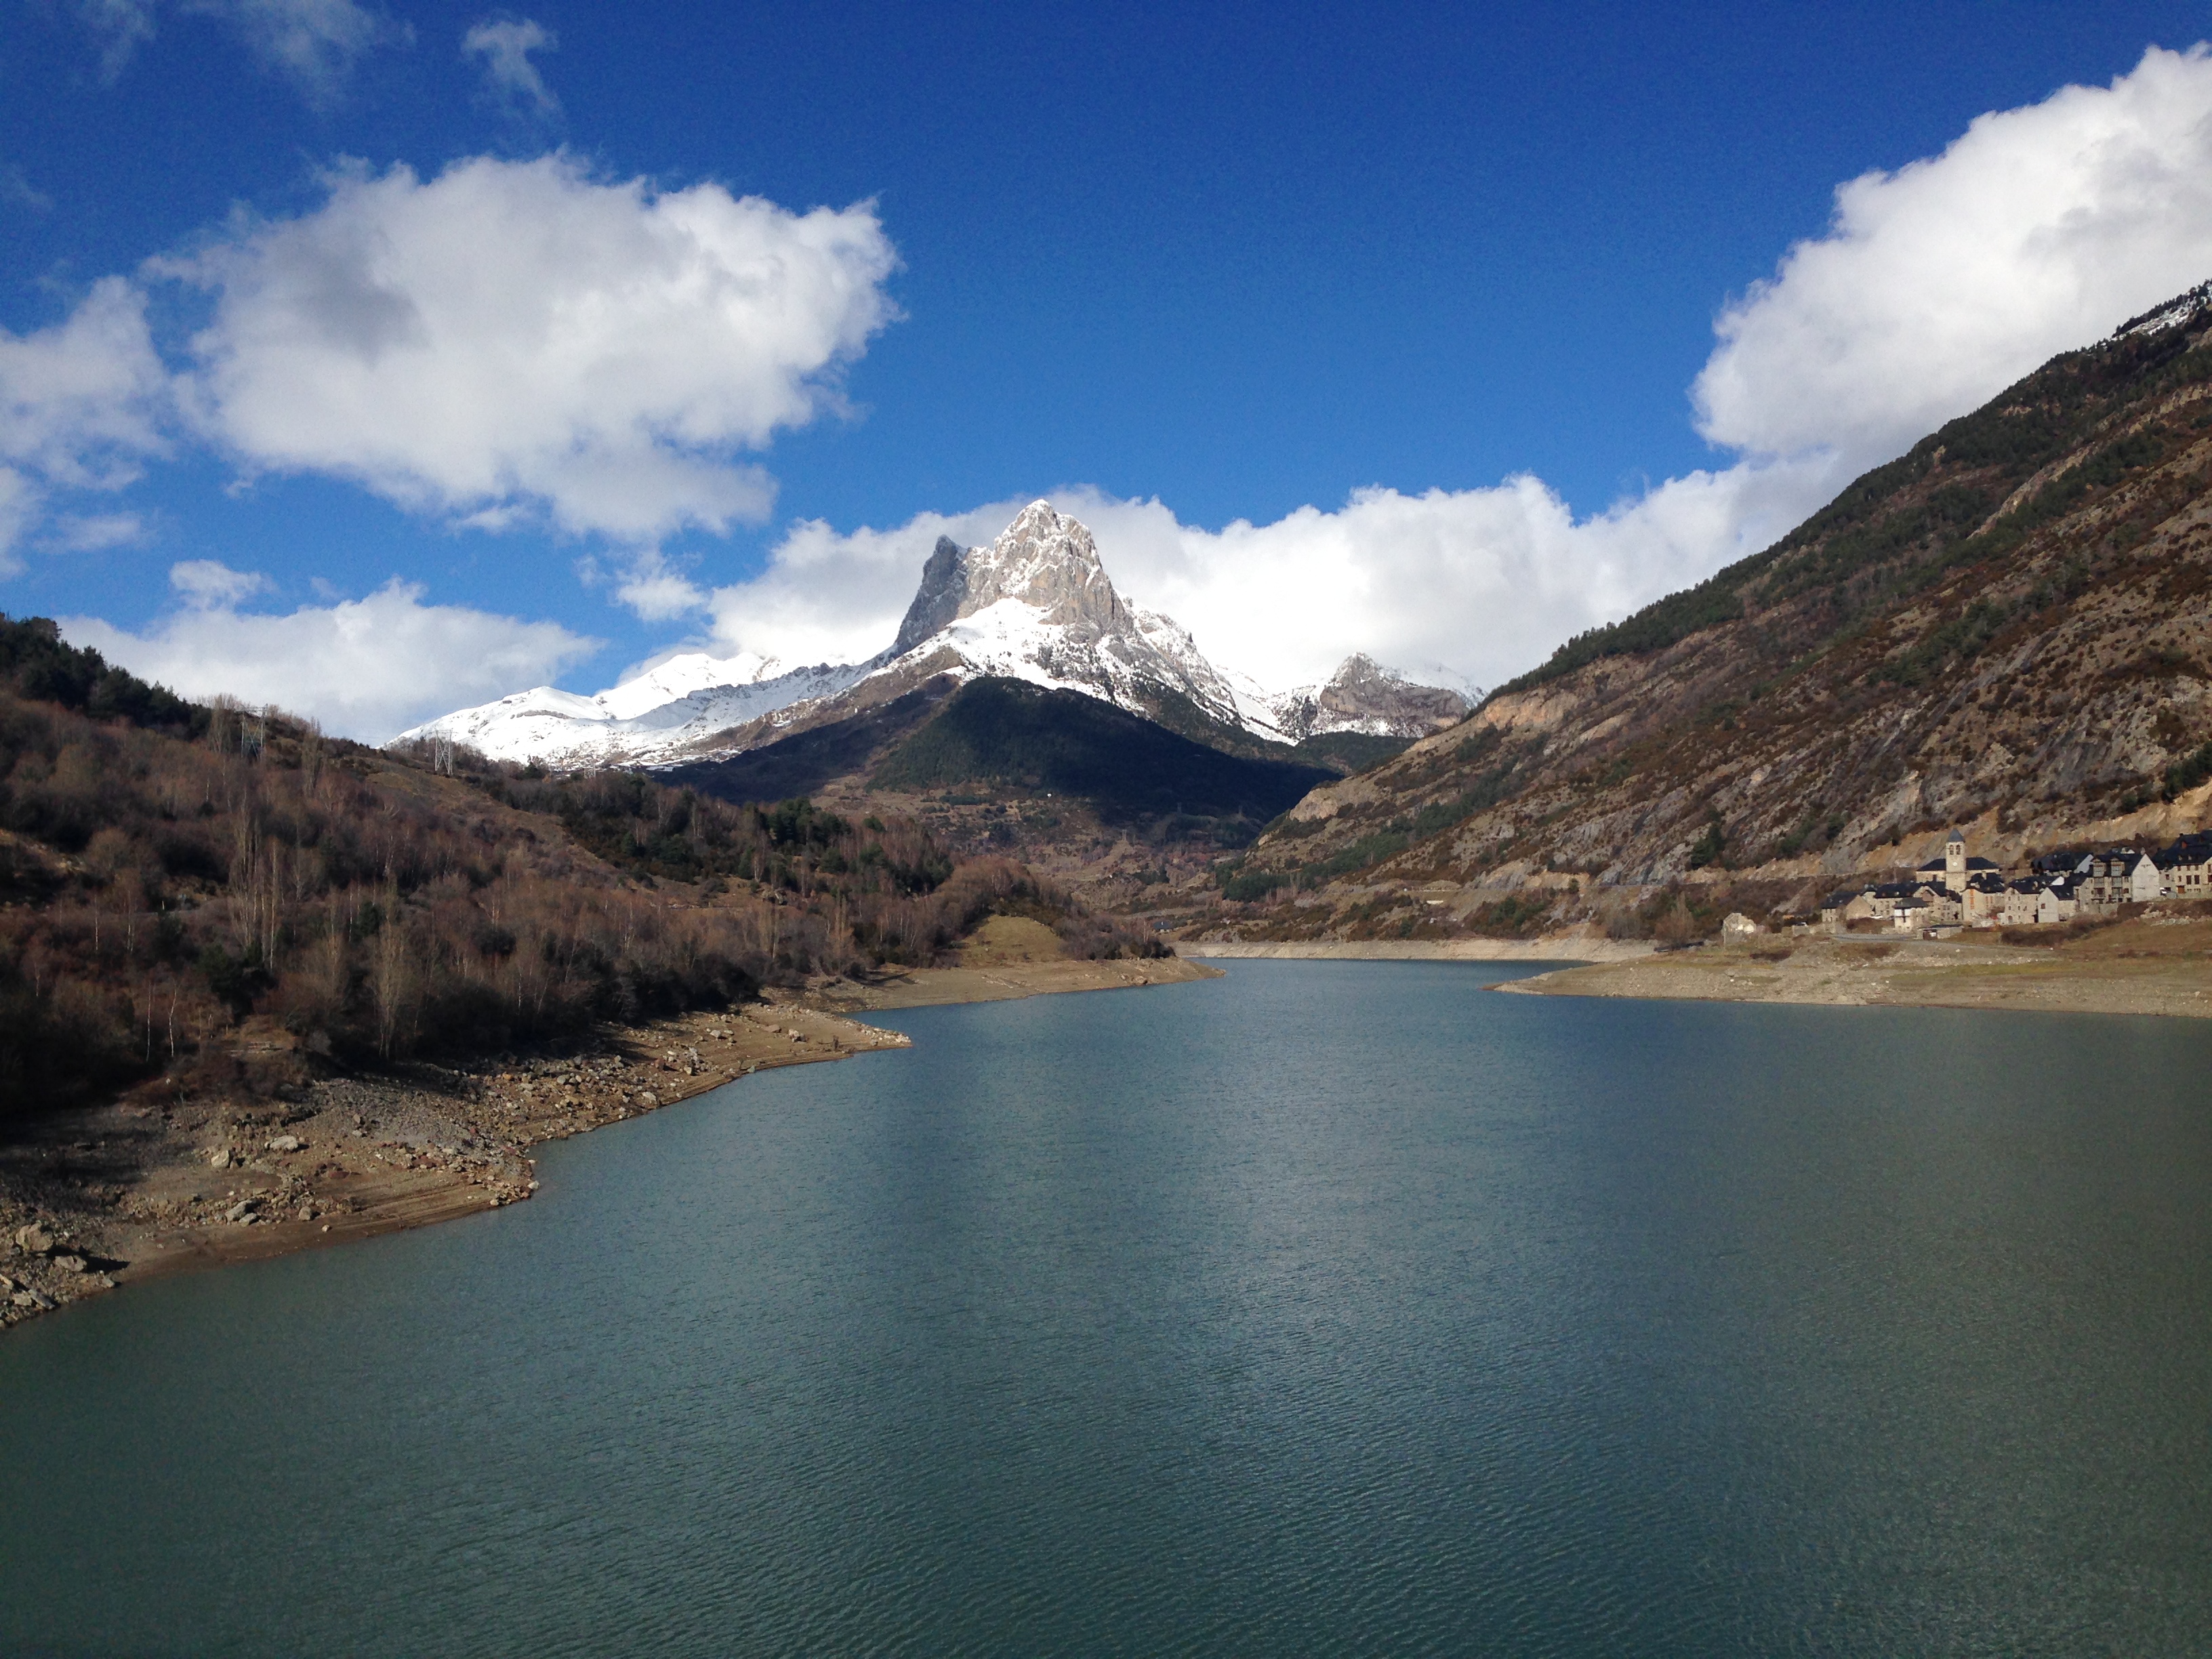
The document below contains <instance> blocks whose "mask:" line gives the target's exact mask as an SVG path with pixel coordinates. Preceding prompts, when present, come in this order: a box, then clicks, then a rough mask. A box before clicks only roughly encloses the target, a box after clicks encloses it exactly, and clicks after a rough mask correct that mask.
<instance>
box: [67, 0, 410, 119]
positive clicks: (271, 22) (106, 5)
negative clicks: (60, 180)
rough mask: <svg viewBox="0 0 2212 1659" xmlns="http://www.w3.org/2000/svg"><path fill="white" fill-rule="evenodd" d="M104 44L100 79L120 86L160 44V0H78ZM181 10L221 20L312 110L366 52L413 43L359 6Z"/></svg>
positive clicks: (404, 30) (329, 2)
mask: <svg viewBox="0 0 2212 1659" xmlns="http://www.w3.org/2000/svg"><path fill="white" fill-rule="evenodd" d="M177 9H179V10H180V11H183V12H185V13H188V14H193V15H201V16H208V17H215V18H218V19H220V20H221V21H223V22H225V23H227V24H228V25H229V26H230V27H231V28H232V29H234V31H236V33H238V35H239V37H240V39H241V40H244V41H245V42H246V49H247V51H249V52H251V53H252V55H253V57H254V58H255V59H256V60H257V61H258V63H259V64H261V65H262V67H263V68H264V69H267V70H273V71H275V72H276V73H277V74H279V75H282V76H285V77H286V78H287V79H289V80H290V81H292V82H294V83H295V85H296V86H297V88H299V90H300V91H301V94H304V95H305V96H306V97H307V100H308V101H309V102H310V103H314V104H323V103H327V102H329V101H330V100H331V99H332V98H333V97H334V96H335V95H336V94H337V89H338V88H339V86H340V84H341V83H342V82H343V81H344V79H345V77H346V76H347V74H348V73H349V71H350V70H352V68H353V65H354V63H355V61H356V59H357V58H360V57H361V56H362V54H363V53H365V52H369V51H371V50H372V49H374V48H375V47H377V46H394V45H403V44H404V43H405V42H406V41H408V40H411V39H412V38H413V35H412V32H411V31H410V29H409V28H408V27H407V26H406V25H405V24H404V23H400V22H398V21H394V20H393V19H392V18H391V17H389V16H387V15H385V14H384V13H382V12H380V11H372V10H370V9H368V8H367V7H365V6H362V5H359V4H356V0H179V4H178V7H177ZM160 10H161V7H160V3H159V0H76V13H77V15H78V16H79V17H80V18H82V20H83V21H84V23H85V26H86V27H88V28H89V29H90V30H91V31H92V33H93V34H94V37H95V38H96V39H97V40H99V41H100V73H101V75H102V76H103V77H104V78H105V79H107V80H110V81H112V80H113V79H115V77H116V76H118V75H120V74H121V73H122V72H123V70H124V67H125V65H126V64H128V63H129V62H130V61H131V57H132V56H133V55H134V54H135V53H136V52H137V50H138V48H139V47H140V46H143V45H144V44H145V43H146V42H147V41H149V40H152V39H153V38H154V34H155V23H156V21H157V18H158V15H159V13H160Z"/></svg>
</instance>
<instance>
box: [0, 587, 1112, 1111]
mask: <svg viewBox="0 0 2212 1659" xmlns="http://www.w3.org/2000/svg"><path fill="white" fill-rule="evenodd" d="M1010 903H1011V904H1018V905H1020V906H1022V907H1024V908H1025V909H1026V910H1027V911H1029V912H1030V913H1032V914H1040V915H1044V916H1046V917H1048V918H1049V919H1051V920H1052V921H1054V922H1056V923H1057V924H1058V925H1059V926H1060V931H1061V932H1062V933H1063V935H1064V936H1065V937H1066V939H1067V941H1068V943H1069V944H1070V945H1071V946H1072V947H1073V949H1074V950H1075V951H1077V953H1079V954H1089V955H1107V954H1115V953H1118V952H1120V951H1124V950H1128V949H1134V948H1140V947H1139V941H1138V936H1137V935H1136V934H1135V933H1133V932H1129V931H1127V930H1124V929H1121V928H1118V927H1115V926H1113V925H1111V924H1107V923H1102V922H1099V921H1097V920H1095V919H1093V918H1091V917H1088V916H1087V915H1084V914H1083V913H1081V912H1080V911H1079V909H1078V908H1076V907H1074V906H1073V905H1072V904H1071V903H1070V902H1067V901H1066V898H1065V896H1063V895H1060V894H1058V893H1056V892H1055V891H1054V890H1049V889H1048V888H1046V887H1044V886H1042V885H1041V884H1039V883H1038V882H1037V881H1036V880H1035V879H1034V878H1032V877H1031V876H1030V874H1029V872H1027V871H1025V870H1024V869H1023V868H1022V867H1021V866H1018V865H1015V864H1012V863H1010V862H1008V861H1006V860H971V861H969V862H966V863H963V864H958V865H956V864H955V862H954V860H952V859H951V858H950V857H948V856H947V855H946V854H945V852H944V851H943V850H942V849H941V848H939V847H938V846H937V845H936V844H935V843H933V842H932V841H931V839H930V838H929V836H927V834H926V833H924V832H923V831H922V830H921V829H920V828H919V827H918V826H917V825H915V824H914V823H911V822H910V821H907V820H902V819H889V820H886V819H884V818H881V817H866V818H865V819H862V820H860V821H858V822H855V821H853V820H850V819H847V818H842V817H837V816H836V815H835V814H832V813H829V812H826V811H819V810H817V809H816V808H815V807H814V806H813V805H811V804H810V803H808V802H806V801H805V800H793V801H786V802H783V803H781V804H778V805H738V804H732V803H728V802H724V801H718V800H714V799H708V798H705V797H702V796H701V795H699V794H697V793H694V792H692V791H690V790H684V789H672V788H669V787H665V786H663V785H660V784H658V783H655V782H653V781H648V780H647V779H645V778H643V777H640V776H635V775H624V774H604V775H587V776H581V777H568V778H561V779H552V778H547V777H544V776H543V775H538V774H537V773H535V772H534V770H532V769H519V768H515V767H512V766H506V767H501V766H493V765H490V764H489V763H483V762H482V761H481V760H480V759H476V758H473V757H468V756H466V755H465V754H463V755H456V754H455V753H454V752H453V750H451V748H450V747H449V746H448V747H446V748H443V749H439V750H432V749H430V748H428V747H425V748H424V749H422V750H421V751H420V752H419V753H416V754H413V755H394V754H390V753H386V752H383V751H380V750H370V749H365V748H362V747H361V746H359V745H356V744H349V743H345V742H339V741H333V740H331V739H328V738H325V737H323V736H322V735H321V734H319V732H317V731H316V730H315V729H314V728H313V726H308V725H306V724H303V723H302V722H300V721H298V720H291V719H289V718H286V717H284V716H283V715H280V714H274V713H269V712H262V713H255V712H252V711H248V710H245V709H241V708H235V707H228V706H217V707H214V708H200V707H196V706H193V705H191V704H188V703H185V702H182V701H180V700H179V699H178V698H176V697H174V696H171V695H170V694H168V693H167V692H165V691H162V690H160V689H159V688H155V687H149V686H147V685H144V684H142V683H140V682H138V681H136V680H134V679H132V678H131V677H130V676H128V675H126V674H123V673H121V672H120V671H117V670H114V669H112V668H111V667H109V666H108V665H106V664H105V663H103V662H101V661H100V659H99V657H98V656H97V654H96V653H90V652H78V651H72V650H71V649H70V647H67V646H65V645H63V644H62V643H61V642H60V641H59V639H58V635H57V634H56V632H55V630H54V628H53V625H52V623H47V622H45V621H43V620H38V619H33V620H30V621H14V622H10V621H7V620H6V619H4V618H0V1120H4V1119H5V1118H7V1117H10V1116H14V1115H21V1114H22V1113H24V1112H27V1111H30V1110H33V1109H39V1108H40V1107H44V1106H53V1105H61V1104H66V1103H71V1102H73V1101H75V1100H76V1099H79V1098H82V1097H84V1096H85V1095H86V1094H87V1093H88V1091H97V1090H99V1089H101V1088H110V1087H113V1086H116V1085H121V1084H125V1083H128V1082H130V1081H131V1080H133V1079H144V1078H151V1077H155V1076H160V1075H165V1074H166V1075H167V1076H169V1077H172V1078H173V1079H175V1081H176V1084H177V1086H178V1087H179V1088H185V1089H199V1088H239V1089H244V1090H246V1091H252V1090H254V1089H257V1088H264V1087H274V1086H278V1085H280V1084H281V1083H282V1082H283V1079H284V1077H286V1076H289V1075H290V1074H291V1073H293V1072H295V1071H296V1068H297V1066H299V1065H301V1064H302V1063H317V1062H319V1061H321V1060H327V1061H329V1062H331V1063H350V1064H374V1063H376V1062H380V1061H388V1060H395V1059H398V1058H401V1057H404V1056H407V1055H410V1054H454V1055H459V1054H471V1053H480V1052H489V1051H495V1050H496V1049H498V1048H501V1047H502V1046H504V1045H506V1044H508V1043H511V1042H515V1041H518V1040H520V1039H526V1038H543V1037H548V1036H558V1035H560V1034H562V1033H564V1032H573V1031H574V1030H576V1029H577V1028H578V1027H579V1026H580V1025H581V1024H586V1023H588V1022H591V1021H593V1020H599V1019H615V1020H634V1019H636V1018H641V1017H644V1016H647V1015H652V1014H656V1013H662V1012H675V1011H678V1010H682V1009H684V1008H690V1007H696V1006H722V1005H726V1004H727V1003H728V1002H730V1001H732V1000H735V999H738V998H741V997H744V996H745V995H747V994H750V992H752V991H753V990H754V989H755V988H756V987H758V986H760V985H761V984H763V983H764V982H772V981H782V982H792V981H797V980H799V979H801V978H804V977H805V976H807V975H822V974H840V973H846V972H850V971H853V970H855V969H867V968H869V967H872V966H877V965H880V964H883V963H927V962H929V961H930V960H932V959H933V957H934V956H935V955H936V954H937V953H938V952H939V951H941V950H942V949H943V948H944V947H945V945H947V943H948V942H949V941H951V939H954V938H955V937H956V936H957V934H959V933H961V932H962V931H963V930H964V929H965V928H967V927H971V926H972V925H973V924H974V923H975V921H977V920H978V919H980V917H981V916H982V915H985V914H986V913H987V912H988V911H989V910H990V909H991V908H994V906H999V905H1006V904H1010ZM279 1033H281V1034H282V1036H281V1038H280V1037H277V1036H276V1034H279ZM272 1039H273V1040H272ZM302 1055H305V1056H309V1057H313V1059H311V1060H307V1061H303V1060H301V1056H302Z"/></svg>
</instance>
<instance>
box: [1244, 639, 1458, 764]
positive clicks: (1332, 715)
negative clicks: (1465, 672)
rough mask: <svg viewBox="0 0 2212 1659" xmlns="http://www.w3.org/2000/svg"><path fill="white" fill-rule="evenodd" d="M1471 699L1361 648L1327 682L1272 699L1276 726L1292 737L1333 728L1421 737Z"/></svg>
mask: <svg viewBox="0 0 2212 1659" xmlns="http://www.w3.org/2000/svg"><path fill="white" fill-rule="evenodd" d="M1470 706H1471V705H1470V700H1469V699H1468V697H1466V696H1463V695H1462V694H1461V693H1460V692H1458V691H1455V690H1451V689H1449V687H1445V686H1438V685H1416V684H1414V683H1413V681H1411V680H1409V679H1407V678H1406V676H1404V675H1403V674H1401V673H1400V672H1399V671H1397V670H1396V669H1395V668H1385V667H1384V666H1383V665H1382V664H1381V663H1378V662H1376V660H1375V659H1374V658H1372V657H1370V656H1368V655H1366V654H1364V653H1359V652H1355V653H1352V655H1351V656H1349V657H1346V659H1344V662H1343V664H1342V665H1341V666H1340V667H1339V668H1338V669H1337V671H1336V672H1335V673H1334V675H1332V676H1331V677H1330V678H1329V679H1328V682H1327V683H1326V684H1322V685H1302V686H1300V687H1298V688H1297V690H1293V691H1286V692H1285V693H1283V694H1282V696H1279V697H1276V698H1274V699H1273V700H1272V702H1271V708H1272V710H1273V714H1274V716H1275V725H1276V726H1277V727H1278V728H1279V730H1280V731H1281V732H1282V733H1283V735H1284V736H1285V737H1286V738H1290V739H1291V741H1293V742H1297V741H1298V740H1299V739H1301V738H1311V737H1320V736H1322V735H1325V734H1327V733H1328V732H1360V733H1362V734H1364V735H1365V736H1368V737H1376V738H1422V737H1426V736H1427V735H1428V734H1429V733H1430V732H1435V731H1437V730H1439V729H1441V728H1442V727H1444V726H1450V725H1452V724H1453V723H1454V722H1455V721H1457V720H1462V719H1464V718H1465V717H1466V714H1467V711H1468V708H1469V707H1470Z"/></svg>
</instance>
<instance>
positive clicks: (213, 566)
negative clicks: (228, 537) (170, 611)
mask: <svg viewBox="0 0 2212 1659" xmlns="http://www.w3.org/2000/svg"><path fill="white" fill-rule="evenodd" d="M169 586H172V587H173V588H175V589H176V590H177V592H179V593H181V594H183V595H184V596H185V604H186V605H190V606H191V607H192V609H194V610H195V611H215V610H228V608H229V607H231V606H233V605H236V604H237V603H238V602H239V601H240V599H252V597H253V596H254V595H255V594H256V593H259V592H264V590H266V589H267V588H269V587H270V586H272V584H271V583H270V580H269V578H268V577H266V576H264V575H263V574H261V573H260V572H259V571H258V570H233V569H232V568H230V567H229V566H228V565H227V564H224V563H222V562H220V561H218V560H215V559H186V560H185V562H183V563H181V564H173V565H171V566H170V567H169Z"/></svg>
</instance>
